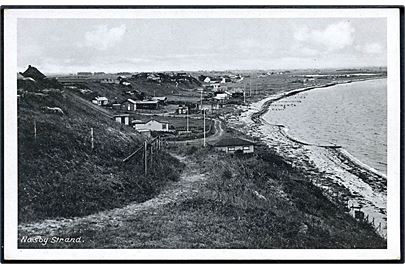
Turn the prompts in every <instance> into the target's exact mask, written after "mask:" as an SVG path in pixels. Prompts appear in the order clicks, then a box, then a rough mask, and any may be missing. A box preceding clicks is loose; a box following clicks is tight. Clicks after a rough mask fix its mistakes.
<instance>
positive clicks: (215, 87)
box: [210, 82, 221, 92]
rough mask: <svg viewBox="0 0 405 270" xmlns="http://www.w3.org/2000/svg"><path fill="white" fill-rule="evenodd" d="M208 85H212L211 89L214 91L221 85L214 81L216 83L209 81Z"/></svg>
mask: <svg viewBox="0 0 405 270" xmlns="http://www.w3.org/2000/svg"><path fill="white" fill-rule="evenodd" d="M210 85H211V86H212V90H213V91H214V92H216V91H218V89H219V88H220V87H221V84H220V83H218V82H216V83H211V84H210Z"/></svg>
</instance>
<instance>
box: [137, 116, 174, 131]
mask: <svg viewBox="0 0 405 270" xmlns="http://www.w3.org/2000/svg"><path fill="white" fill-rule="evenodd" d="M132 124H133V127H134V128H135V129H136V130H137V131H139V132H144V131H160V132H169V122H166V121H158V120H155V119H150V120H148V121H142V120H134V121H132Z"/></svg>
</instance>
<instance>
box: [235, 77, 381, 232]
mask: <svg viewBox="0 0 405 270" xmlns="http://www.w3.org/2000/svg"><path fill="white" fill-rule="evenodd" d="M375 79H384V78H371V79H361V80H355V81H343V82H334V83H327V84H324V85H319V86H311V87H305V88H298V89H292V90H290V91H287V92H284V93H279V94H275V95H271V96H268V97H265V98H263V99H261V100H259V101H257V102H253V103H250V104H248V105H247V107H248V110H247V111H246V110H243V113H242V114H241V115H240V116H239V117H237V118H238V121H240V122H242V123H243V125H242V126H239V127H236V128H235V127H233V128H235V129H237V130H239V131H241V132H243V133H244V134H247V135H249V136H252V137H255V138H256V139H259V140H260V141H261V142H263V143H265V144H266V146H267V147H269V148H270V149H271V150H275V151H276V152H277V153H278V154H279V155H280V156H281V157H283V158H284V159H285V160H286V161H287V162H288V163H290V164H291V165H292V166H294V167H297V168H298V169H299V170H301V171H303V172H304V174H307V175H308V176H310V179H311V178H318V177H316V176H315V175H316V173H318V174H319V175H321V177H320V179H316V180H313V181H312V182H313V184H314V185H316V186H318V187H321V188H322V189H323V190H324V191H325V195H326V196H327V197H329V199H330V200H332V201H335V202H337V203H338V204H340V205H343V206H344V207H351V206H360V207H361V211H363V213H364V214H365V217H366V216H367V222H369V223H371V224H372V225H373V227H374V228H375V229H376V231H377V233H379V234H380V235H381V236H383V237H386V182H387V179H386V176H385V175H384V174H383V173H381V172H379V171H377V170H375V169H374V168H372V167H370V166H368V165H366V164H364V163H362V162H361V161H360V160H358V159H357V158H356V157H354V156H353V155H351V154H350V153H349V152H348V151H347V150H345V149H344V148H342V147H341V146H339V145H334V144H330V145H317V144H311V143H307V142H303V141H301V140H298V139H296V138H293V137H291V136H290V135H289V134H288V133H287V132H286V130H285V129H286V128H285V127H284V126H283V125H274V124H270V123H268V122H267V121H266V120H265V119H263V117H262V116H263V115H264V114H266V113H267V112H268V110H269V107H270V105H271V104H272V103H274V102H277V101H279V100H281V99H283V98H286V97H289V96H292V95H296V94H298V93H302V92H306V91H310V90H314V89H318V88H326V87H330V86H334V85H338V84H347V83H352V82H360V81H366V80H375ZM242 108H243V107H242ZM245 108H246V107H245ZM245 108H244V109H245ZM240 118H242V119H241V120H240ZM234 124H236V123H234ZM230 125H231V126H232V123H230ZM297 157H299V158H298V159H299V161H297ZM314 176H315V177H314ZM342 188H343V189H344V190H342ZM352 210H353V209H350V210H349V212H350V214H351V215H352V216H354V214H355V213H354V212H355V211H354V210H353V211H352Z"/></svg>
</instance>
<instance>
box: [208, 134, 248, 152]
mask: <svg viewBox="0 0 405 270" xmlns="http://www.w3.org/2000/svg"><path fill="white" fill-rule="evenodd" d="M254 145H255V143H254V142H251V141H248V140H244V139H241V138H223V139H221V140H220V141H218V142H217V143H215V144H214V148H215V149H216V150H219V151H223V152H226V153H235V152H236V151H238V150H241V151H242V152H243V153H244V154H249V153H253V152H254Z"/></svg>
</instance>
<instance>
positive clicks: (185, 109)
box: [176, 105, 188, 114]
mask: <svg viewBox="0 0 405 270" xmlns="http://www.w3.org/2000/svg"><path fill="white" fill-rule="evenodd" d="M187 112H188V107H187V106H184V105H179V107H178V108H177V109H176V113H177V114H187Z"/></svg>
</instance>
